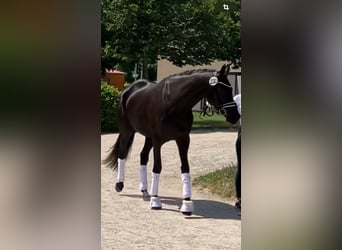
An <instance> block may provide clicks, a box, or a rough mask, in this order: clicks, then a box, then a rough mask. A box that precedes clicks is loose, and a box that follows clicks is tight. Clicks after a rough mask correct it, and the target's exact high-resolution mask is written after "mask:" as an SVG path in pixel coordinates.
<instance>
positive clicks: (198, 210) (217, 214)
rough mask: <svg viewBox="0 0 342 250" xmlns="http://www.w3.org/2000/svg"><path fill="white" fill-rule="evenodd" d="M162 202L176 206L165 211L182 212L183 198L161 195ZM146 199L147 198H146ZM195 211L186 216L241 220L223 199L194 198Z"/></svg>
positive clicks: (140, 197)
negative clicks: (180, 209)
mask: <svg viewBox="0 0 342 250" xmlns="http://www.w3.org/2000/svg"><path fill="white" fill-rule="evenodd" d="M120 195H121V196H126V197H131V198H138V199H141V200H143V198H142V195H130V194H120ZM160 200H161V202H162V204H165V205H169V206H174V207H175V208H165V207H163V210H164V211H165V210H166V211H171V212H177V213H180V211H179V208H180V206H181V205H182V199H180V198H176V197H169V196H160ZM145 201H146V199H145ZM192 201H193V203H194V211H193V213H192V216H186V217H185V218H186V219H226V220H228V219H230V220H241V213H240V211H237V210H236V209H235V208H234V206H232V205H230V204H228V203H224V202H221V201H214V200H192Z"/></svg>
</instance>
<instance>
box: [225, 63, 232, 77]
mask: <svg viewBox="0 0 342 250" xmlns="http://www.w3.org/2000/svg"><path fill="white" fill-rule="evenodd" d="M230 65H231V63H230V64H227V67H226V71H225V72H224V75H225V76H227V75H228V73H229V71H230Z"/></svg>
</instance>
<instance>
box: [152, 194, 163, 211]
mask: <svg viewBox="0 0 342 250" xmlns="http://www.w3.org/2000/svg"><path fill="white" fill-rule="evenodd" d="M150 208H151V209H153V210H160V209H162V204H161V201H160V198H159V197H151V200H150Z"/></svg>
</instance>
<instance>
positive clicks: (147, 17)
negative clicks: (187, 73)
mask: <svg viewBox="0 0 342 250" xmlns="http://www.w3.org/2000/svg"><path fill="white" fill-rule="evenodd" d="M223 4H228V5H229V10H228V11H227V10H224V8H223ZM101 28H102V67H103V68H106V67H113V66H115V65H122V66H126V67H129V68H131V69H132V68H133V67H134V63H141V64H142V67H143V70H144V77H147V69H148V67H147V66H148V64H154V63H155V62H156V61H157V60H158V59H163V58H165V59H168V60H169V61H171V62H172V63H173V64H175V65H177V66H183V65H185V64H190V65H199V64H207V63H210V62H212V61H213V60H215V59H219V60H229V61H232V62H233V63H235V64H238V65H239V64H240V57H241V55H240V53H241V52H240V47H241V45H240V0H230V1H224V0H187V1H182V0H163V1H159V0H115V1H110V0H103V1H102V23H101Z"/></svg>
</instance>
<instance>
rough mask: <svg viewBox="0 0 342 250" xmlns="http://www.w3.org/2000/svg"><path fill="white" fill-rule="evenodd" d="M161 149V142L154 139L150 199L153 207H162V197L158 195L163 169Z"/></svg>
mask: <svg viewBox="0 0 342 250" xmlns="http://www.w3.org/2000/svg"><path fill="white" fill-rule="evenodd" d="M160 149H161V143H156V142H155V141H154V142H153V156H154V164H153V170H152V184H151V200H150V208H151V209H161V208H162V204H161V201H160V198H159V197H158V188H159V177H160V172H161V169H162V165H161V156H160Z"/></svg>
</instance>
